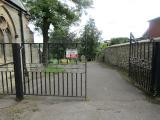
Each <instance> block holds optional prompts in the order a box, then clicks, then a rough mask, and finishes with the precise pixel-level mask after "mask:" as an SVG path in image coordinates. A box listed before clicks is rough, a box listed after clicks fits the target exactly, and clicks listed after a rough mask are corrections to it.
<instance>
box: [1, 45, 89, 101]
mask: <svg viewBox="0 0 160 120" xmlns="http://www.w3.org/2000/svg"><path fill="white" fill-rule="evenodd" d="M80 47H82V46H81V44H80V43H47V44H46V43H45V44H44V43H23V44H19V43H0V55H1V59H0V61H1V64H0V70H1V71H0V82H1V83H2V84H1V83H0V93H1V94H3V95H4V94H8V95H15V94H16V95H17V97H19V99H23V95H40V96H63V97H85V98H86V96H87V62H86V57H85V56H86V55H80V54H79V53H80ZM23 51H25V54H24V53H23ZM24 55H25V56H24ZM21 63H22V64H21Z"/></svg>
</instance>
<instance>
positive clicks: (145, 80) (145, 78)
mask: <svg viewBox="0 0 160 120" xmlns="http://www.w3.org/2000/svg"><path fill="white" fill-rule="evenodd" d="M146 45H147V44H146V43H144V68H145V70H144V71H145V73H144V87H145V90H146V82H147V77H146V70H147V69H146V68H147V66H146Z"/></svg>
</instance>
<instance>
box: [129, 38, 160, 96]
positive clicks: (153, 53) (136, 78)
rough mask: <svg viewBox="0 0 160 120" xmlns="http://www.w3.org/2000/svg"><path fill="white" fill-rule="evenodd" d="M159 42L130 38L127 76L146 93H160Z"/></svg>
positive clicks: (154, 94)
mask: <svg viewBox="0 0 160 120" xmlns="http://www.w3.org/2000/svg"><path fill="white" fill-rule="evenodd" d="M159 51H160V43H159V42H151V41H138V40H137V39H134V38H130V49H129V76H130V77H131V78H132V80H133V82H134V83H135V85H136V86H138V87H139V88H141V89H142V90H144V91H145V92H146V93H148V94H150V95H153V96H157V95H160V76H159V75H160V64H159V62H158V61H160V56H159Z"/></svg>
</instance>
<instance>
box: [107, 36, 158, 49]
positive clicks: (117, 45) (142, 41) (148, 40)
mask: <svg viewBox="0 0 160 120" xmlns="http://www.w3.org/2000/svg"><path fill="white" fill-rule="evenodd" d="M153 41H154V42H160V37H157V38H154V39H153ZM145 42H151V40H150V39H146V40H141V41H138V43H145ZM129 44H130V43H129V42H127V43H122V44H116V45H112V46H109V47H108V48H112V47H121V46H126V45H129ZM106 49H107V48H106Z"/></svg>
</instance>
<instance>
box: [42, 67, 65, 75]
mask: <svg viewBox="0 0 160 120" xmlns="http://www.w3.org/2000/svg"><path fill="white" fill-rule="evenodd" d="M43 71H44V72H47V73H49V72H51V73H60V72H64V68H62V67H55V66H54V67H52V66H48V67H46V68H45V69H44V70H43Z"/></svg>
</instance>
